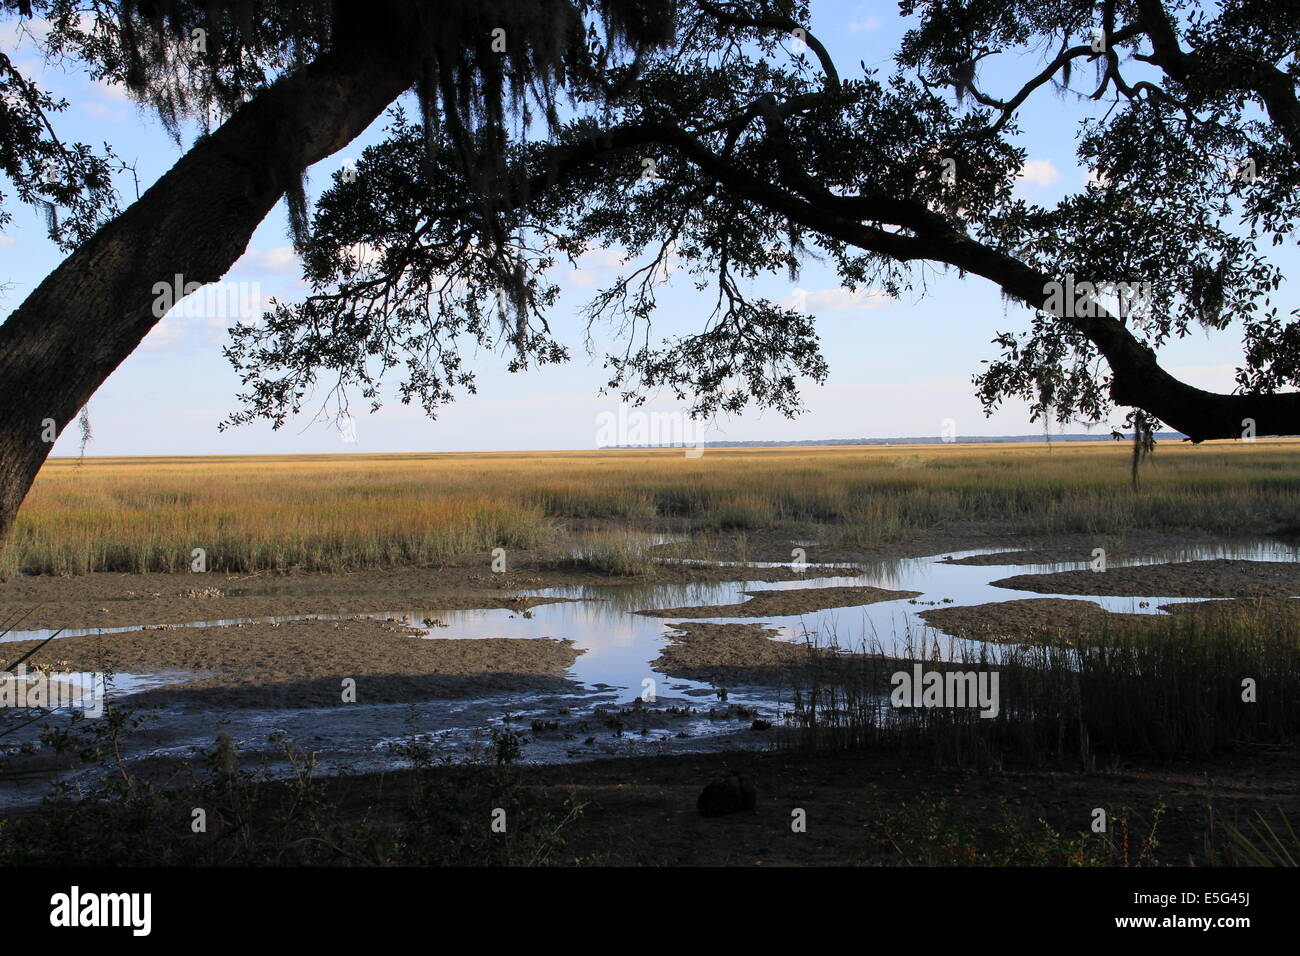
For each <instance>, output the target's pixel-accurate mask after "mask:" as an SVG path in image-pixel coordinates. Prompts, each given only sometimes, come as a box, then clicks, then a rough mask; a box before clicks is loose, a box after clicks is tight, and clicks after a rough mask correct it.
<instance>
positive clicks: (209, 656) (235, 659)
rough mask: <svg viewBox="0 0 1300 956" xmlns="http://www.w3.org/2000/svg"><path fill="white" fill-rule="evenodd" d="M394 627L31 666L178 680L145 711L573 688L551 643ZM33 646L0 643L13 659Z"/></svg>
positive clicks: (255, 636)
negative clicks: (347, 694)
mask: <svg viewBox="0 0 1300 956" xmlns="http://www.w3.org/2000/svg"><path fill="white" fill-rule="evenodd" d="M418 633H419V632H416V631H413V630H412V629H410V628H408V627H405V626H403V625H399V624H396V623H393V622H389V621H377V620H343V621H321V620H299V621H287V622H283V623H278V624H238V625H230V626H226V627H206V628H176V629H168V628H163V629H149V630H138V631H124V632H119V633H114V634H95V635H87V636H84V637H69V638H60V639H58V640H55V641H52V642H51V643H49V644H47V645H46V646H45V647H44V648H42V649H41V650H40V651H38V652H37V653H36V654H35V655H34V656H33V657H32V658H31V659H30V660H29V662H28V663H29V665H36V666H48V667H51V668H54V669H56V670H75V671H102V670H107V671H108V672H110V673H133V674H139V673H150V674H159V673H162V674H174V675H176V681H175V682H174V683H170V684H169V685H168V686H166V687H164V688H160V689H154V690H149V691H145V692H143V693H141V694H139V695H136V700H137V701H138V702H141V703H186V702H192V703H195V704H203V705H213V706H230V707H245V706H247V707H319V706H328V705H332V704H341V703H342V702H343V694H342V682H343V680H344V679H346V678H351V679H353V680H355V681H356V702H358V703H396V702H402V701H408V700H424V699H430V698H444V697H445V698H451V697H468V696H478V695H483V694H489V693H499V692H504V691H539V690H551V691H565V690H567V691H570V692H572V691H575V690H576V689H577V688H576V685H575V684H574V683H573V682H572V681H569V680H567V679H565V676H564V675H565V672H566V670H567V668H569V667H570V666H571V665H572V664H573V662H574V661H575V660H576V659H577V657H578V654H579V653H581V651H579V650H578V649H577V648H575V647H574V646H573V644H572V642H570V641H566V640H551V639H548V638H482V639H476V640H457V639H447V638H421V637H418V636H416V635H417V634H418ZM32 646H34V642H27V641H22V642H15V643H12V644H7V645H5V653H6V655H7V656H12V657H15V658H16V657H18V656H19V655H21V654H22V653H23V652H24V651H26V650H28V649H30V648H31V647H32Z"/></svg>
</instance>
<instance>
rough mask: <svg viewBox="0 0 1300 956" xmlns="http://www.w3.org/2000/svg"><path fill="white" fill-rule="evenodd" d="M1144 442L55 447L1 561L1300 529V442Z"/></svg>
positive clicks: (159, 562) (140, 567) (62, 569)
mask: <svg viewBox="0 0 1300 956" xmlns="http://www.w3.org/2000/svg"><path fill="white" fill-rule="evenodd" d="M1129 455H1130V446H1129V445H1127V444H1125V443H1111V442H1106V443H1100V442H1099V443H1088V444H1079V443H1069V444H1067V443H1058V444H1055V445H1053V446H1051V447H1050V448H1049V447H1047V446H1046V445H1043V444H1039V443H1035V444H1017V445H924V446H918V445H909V446H827V447H798V448H719V449H708V450H707V451H706V452H705V453H704V455H703V456H702V457H700V458H694V459H691V458H687V457H685V456H684V455H683V454H682V452H681V451H672V450H667V449H663V450H660V449H654V450H627V451H620V450H606V451H589V452H584V451H579V452H518V453H513V452H512V453H491V454H486V453H483V454H480V453H464V454H409V455H319V456H316V455H312V456H306V455H304V456H292V457H288V456H286V457H270V456H267V457H195V458H88V459H85V460H84V461H82V462H78V461H76V460H73V459H52V460H51V461H50V462H49V463H47V465H46V466H45V468H44V469H42V471H41V473H40V475H39V476H38V478H37V480H36V484H35V486H34V487H33V489H32V492H31V494H30V495H29V496H28V499H27V501H26V503H25V504H24V505H23V508H22V510H21V512H20V514H19V516H18V522H17V525H16V528H15V531H14V534H13V536H12V538H11V540H10V542H9V544H8V546H7V547H6V549H5V551H4V553H3V555H2V556H0V572H3V573H5V574H7V575H12V574H14V573H16V572H18V571H26V572H29V573H54V574H67V573H85V572H90V571H133V572H141V571H181V570H187V569H188V568H189V566H190V560H191V558H190V555H191V551H192V550H193V549H194V548H203V549H204V550H205V552H206V556H207V566H208V569H209V570H217V571H252V570H259V569H263V568H290V567H299V568H306V569H315V570H349V569H358V568H365V567H384V566H393V565H411V564H427V563H431V562H437V561H441V560H445V559H447V558H449V557H452V556H454V555H458V554H467V553H470V552H484V551H489V550H490V549H492V548H494V547H505V548H511V549H532V548H547V547H551V546H556V545H558V544H560V543H562V542H563V541H565V540H567V538H568V533H569V531H570V530H571V528H570V527H569V524H570V523H571V522H573V521H575V520H582V519H598V520H603V521H609V522H613V523H616V524H621V525H625V526H627V527H633V528H644V529H650V530H653V529H659V528H664V527H667V526H668V525H669V523H670V522H671V523H672V524H673V525H674V526H675V527H681V526H687V527H690V528H692V529H696V530H704V531H719V530H729V529H747V530H763V529H783V530H785V529H788V530H797V531H802V532H813V531H815V532H816V533H818V534H820V535H822V536H823V537H824V538H825V539H826V540H828V541H830V542H833V543H837V544H842V545H863V546H866V545H870V544H875V543H880V542H882V541H889V540H897V539H900V538H903V537H906V536H908V535H909V534H912V533H914V532H916V531H918V530H921V529H925V528H933V527H938V526H945V525H947V526H955V525H959V524H963V523H968V522H991V523H997V524H998V525H1000V526H1002V527H1003V528H1004V529H1005V530H1007V531H1009V532H1016V531H1019V532H1026V533H1052V532H1086V533H1095V534H1122V533H1125V532H1129V531H1139V530H1173V531H1177V530H1189V531H1190V530H1195V531H1199V532H1207V533H1211V534H1222V535H1229V534H1234V533H1258V532H1271V531H1279V530H1290V529H1295V528H1300V468H1297V465H1298V464H1300V443H1297V442H1293V441H1285V440H1277V441H1263V440H1261V441H1257V442H1252V443H1217V444H1215V443H1211V444H1206V445H1202V446H1190V445H1180V444H1172V443H1162V444H1161V445H1160V446H1159V447H1158V448H1157V450H1156V452H1155V455H1154V457H1153V459H1152V460H1151V462H1150V463H1148V464H1144V466H1143V468H1142V475H1141V488H1140V489H1139V490H1137V491H1134V490H1133V488H1132V487H1131V484H1130V477H1129Z"/></svg>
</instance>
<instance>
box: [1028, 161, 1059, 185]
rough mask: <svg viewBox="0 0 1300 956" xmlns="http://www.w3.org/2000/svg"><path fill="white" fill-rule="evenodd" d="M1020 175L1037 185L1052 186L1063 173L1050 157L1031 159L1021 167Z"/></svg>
mask: <svg viewBox="0 0 1300 956" xmlns="http://www.w3.org/2000/svg"><path fill="white" fill-rule="evenodd" d="M1019 176H1020V178H1021V179H1023V180H1026V181H1027V182H1031V183H1033V184H1034V185H1035V186H1050V185H1052V183H1054V182H1056V181H1057V180H1058V179H1060V178H1061V173H1060V171H1059V170H1058V169H1057V168H1056V167H1055V166H1053V165H1052V161H1051V160H1050V159H1031V160H1030V161H1029V162H1027V163H1025V165H1023V166H1021V167H1020V173H1019Z"/></svg>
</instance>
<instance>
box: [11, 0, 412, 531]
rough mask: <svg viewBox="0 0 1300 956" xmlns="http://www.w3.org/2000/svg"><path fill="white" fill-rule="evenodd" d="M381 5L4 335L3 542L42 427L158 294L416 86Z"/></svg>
mask: <svg viewBox="0 0 1300 956" xmlns="http://www.w3.org/2000/svg"><path fill="white" fill-rule="evenodd" d="M379 5H381V4H377V3H370V4H368V10H367V11H366V12H367V13H368V16H366V17H361V16H358V17H357V20H358V21H360V22H359V23H358V25H357V28H356V29H350V30H346V31H345V30H340V35H341V36H343V37H344V38H345V45H344V44H337V45H335V46H334V47H333V48H332V49H331V50H330V51H329V52H326V53H324V54H322V55H321V56H320V57H319V58H317V59H316V60H315V61H313V62H312V63H311V64H309V65H307V66H305V67H303V68H302V69H301V70H298V71H296V72H294V73H290V74H288V75H286V76H284V77H282V78H281V79H280V80H278V81H277V82H275V83H274V84H272V85H271V86H270V87H269V88H268V89H267V90H266V92H264V93H262V94H261V95H259V96H257V97H255V98H254V99H252V100H250V101H249V102H248V103H246V104H245V105H244V106H243V107H241V108H240V109H239V110H238V111H236V113H235V114H234V115H233V116H232V117H231V118H230V119H229V120H228V121H227V122H226V123H225V124H224V125H222V126H221V128H220V129H218V130H217V131H216V132H214V133H213V134H212V135H211V136H209V137H207V138H206V139H204V140H203V141H202V142H200V143H199V144H198V145H196V146H195V147H194V148H193V149H191V150H190V151H189V152H187V153H186V154H185V155H184V156H183V157H182V158H181V159H180V161H179V162H177V163H176V165H175V166H173V167H172V168H171V170H169V171H168V172H167V173H166V174H165V175H164V176H163V177H162V178H161V179H159V180H158V181H157V182H156V183H155V184H154V185H153V186H152V187H151V188H150V189H149V190H148V192H146V193H145V194H144V195H143V196H141V197H140V198H139V200H137V201H136V202H135V203H134V204H133V205H131V206H130V207H129V208H127V209H126V210H125V211H123V212H122V213H121V214H120V215H119V216H117V217H116V218H115V219H113V220H112V221H111V222H109V223H106V224H105V225H104V227H103V228H101V229H100V230H99V231H98V232H97V233H96V234H95V235H94V236H93V237H91V238H90V239H89V240H87V241H86V242H85V243H84V244H83V245H82V246H80V247H79V248H78V249H77V250H76V251H75V252H74V253H73V254H72V255H70V256H69V257H68V258H67V259H66V260H64V262H63V263H62V264H61V265H60V266H59V267H58V268H57V269H56V270H55V271H54V272H52V273H51V274H50V275H49V276H48V277H47V278H46V279H45V280H44V281H43V282H42V283H41V284H40V285H39V286H38V287H37V288H36V290H35V291H33V292H32V294H31V295H30V296H28V297H27V299H26V300H25V301H24V302H23V303H22V305H20V306H19V307H18V308H17V309H16V310H15V311H14V312H13V313H12V314H11V315H10V316H9V318H8V319H7V320H6V321H5V323H4V325H3V326H0V543H3V541H4V540H5V539H6V538H7V536H8V534H9V532H10V531H11V529H12V527H13V522H14V518H15V515H16V514H17V511H18V507H19V505H20V504H21V503H22V501H23V498H24V497H25V496H26V494H27V492H28V490H29V488H30V487H31V484H32V481H33V480H34V478H35V477H36V473H37V471H39V469H40V467H41V465H42V464H43V463H44V461H45V459H46V457H47V456H48V455H49V453H50V449H51V448H52V447H53V444H52V442H50V441H48V440H46V439H47V438H48V430H47V429H46V427H45V425H44V422H45V421H46V420H47V419H52V420H53V422H54V425H55V428H56V429H57V431H58V432H62V430H63V428H64V426H65V425H67V424H68V423H69V422H70V421H71V420H72V418H73V417H74V416H75V415H76V414H77V412H78V411H79V410H80V409H81V407H82V406H83V405H85V403H86V402H87V401H88V400H89V399H90V396H91V395H92V394H94V392H95V390H96V389H97V388H98V387H99V386H100V385H101V384H102V383H103V382H104V380H105V379H107V378H108V376H109V375H110V374H111V373H112V372H113V370H114V369H116V368H117V367H118V365H120V364H121V363H122V362H123V361H124V360H125V359H126V357H127V356H129V355H130V354H131V353H132V352H133V351H134V350H135V348H136V347H137V346H138V345H139V344H140V341H141V340H142V339H143V338H144V337H145V335H146V334H147V333H148V332H149V330H150V329H152V328H153V327H154V325H156V324H157V323H158V321H159V319H158V317H156V316H155V315H154V314H153V303H154V299H155V293H154V291H153V287H154V284H155V283H157V282H166V283H168V284H169V285H170V284H171V283H172V282H173V280H174V277H175V276H177V275H180V276H183V280H182V281H183V282H186V283H188V282H198V283H204V284H206V283H210V282H215V281H217V280H219V279H220V278H221V277H222V276H223V275H225V273H226V272H227V271H228V270H229V269H230V267H231V266H232V265H233V264H234V263H235V261H236V260H237V259H238V258H239V257H240V256H241V255H242V254H243V252H244V250H245V249H246V248H247V246H248V242H249V240H250V239H251V238H252V235H253V231H254V230H255V229H256V228H257V226H258V224H259V223H261V222H262V220H263V219H265V218H266V215H267V213H268V212H270V210H271V208H272V207H273V206H274V205H275V204H276V202H277V201H279V199H280V197H281V196H282V195H283V194H284V192H285V190H286V188H287V187H288V186H289V185H290V184H291V183H292V182H293V181H294V179H295V178H296V177H298V176H301V174H302V172H303V170H305V169H306V168H307V167H308V166H310V165H311V164H312V163H315V162H317V161H319V160H321V159H323V158H325V157H326V156H329V155H330V154H332V153H334V152H336V151H338V150H339V149H341V148H343V147H344V146H345V145H347V143H349V142H350V141H351V140H352V139H354V138H355V137H356V136H357V135H359V134H360V133H361V132H362V131H364V130H365V129H366V127H368V126H369V125H370V124H371V122H373V121H374V119H375V118H376V117H377V116H379V114H380V113H381V112H382V111H383V110H384V108H385V107H386V106H388V105H389V104H390V103H392V102H393V101H394V100H395V99H396V98H397V97H398V96H400V95H401V94H402V92H403V91H404V90H406V89H407V88H408V87H409V86H410V85H411V84H412V82H413V81H414V79H415V75H416V72H415V68H414V64H415V63H416V62H418V60H417V58H416V57H415V56H414V55H413V51H409V50H408V51H403V50H402V49H401V40H400V39H399V38H400V36H401V31H400V29H398V28H397V26H396V24H395V21H394V19H389V18H386V17H383V16H381V15H379V13H378V12H377V11H376V9H375V8H376V6H379ZM360 12H361V11H359V10H358V13H360ZM377 21H386V23H385V24H384V25H385V26H386V27H387V28H386V29H382V30H381V29H380V28H379V23H378V22H377ZM381 33H382V35H380V34H381Z"/></svg>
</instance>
